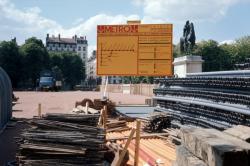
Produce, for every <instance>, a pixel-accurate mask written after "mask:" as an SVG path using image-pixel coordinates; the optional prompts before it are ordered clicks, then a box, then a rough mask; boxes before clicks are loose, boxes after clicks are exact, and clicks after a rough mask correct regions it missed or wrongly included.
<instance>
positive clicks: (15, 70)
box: [0, 40, 23, 88]
mask: <svg viewBox="0 0 250 166" xmlns="http://www.w3.org/2000/svg"><path fill="white" fill-rule="evenodd" d="M22 60H23V58H22V56H21V54H20V53H19V50H18V46H17V43H16V41H15V40H12V41H3V42H1V43H0V66H1V67H2V68H3V69H4V70H5V71H6V72H7V73H8V75H9V77H10V79H11V82H12V86H13V88H17V86H18V83H19V81H20V80H21V79H22V76H23V75H22V74H23V73H22V72H21V71H22V67H23V66H22Z"/></svg>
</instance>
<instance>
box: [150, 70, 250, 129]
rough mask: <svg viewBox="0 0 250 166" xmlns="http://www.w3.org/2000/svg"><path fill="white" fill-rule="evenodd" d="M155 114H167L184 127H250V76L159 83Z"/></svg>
mask: <svg viewBox="0 0 250 166" xmlns="http://www.w3.org/2000/svg"><path fill="white" fill-rule="evenodd" d="M157 81H158V83H159V84H160V86H159V88H156V89H154V94H155V97H154V99H155V100H156V103H157V105H158V107H156V108H155V110H156V111H161V112H168V113H169V114H170V115H171V117H172V119H173V120H175V121H178V122H179V123H181V124H191V125H195V126H201V127H205V128H216V129H219V130H223V129H225V128H228V127H231V126H232V125H239V124H241V125H247V126H250V76H249V77H240V76H239V77H229V76H228V77H226V76H223V77H218V76H210V77H208V76H207V74H205V75H204V76H202V75H200V74H199V75H198V76H196V77H195V75H194V74H193V75H192V76H191V77H188V78H169V79H158V80H157Z"/></svg>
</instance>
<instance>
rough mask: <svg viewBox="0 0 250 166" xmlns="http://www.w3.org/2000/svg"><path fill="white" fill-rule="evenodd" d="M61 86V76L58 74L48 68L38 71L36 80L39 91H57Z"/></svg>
mask: <svg viewBox="0 0 250 166" xmlns="http://www.w3.org/2000/svg"><path fill="white" fill-rule="evenodd" d="M61 88H62V78H61V76H60V74H58V73H56V72H52V71H50V70H44V71H42V72H41V73H40V77H39V80H38V90H40V91H58V90H60V89H61Z"/></svg>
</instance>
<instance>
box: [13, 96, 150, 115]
mask: <svg viewBox="0 0 250 166" xmlns="http://www.w3.org/2000/svg"><path fill="white" fill-rule="evenodd" d="M14 94H15V95H16V96H17V97H19V100H18V103H19V104H17V105H15V106H14V108H13V110H14V111H13V117H17V118H32V117H33V116H37V115H38V111H37V110H38V103H41V105H42V114H45V113H69V112H70V110H72V108H74V105H75V102H76V101H81V100H83V99H84V98H90V99H96V98H101V96H102V93H101V92H85V91H70V92H14ZM108 97H109V99H111V100H112V101H114V102H116V103H117V104H145V99H146V98H149V97H147V96H139V95H129V94H121V93H109V94H108Z"/></svg>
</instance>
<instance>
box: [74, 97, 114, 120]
mask: <svg viewBox="0 0 250 166" xmlns="http://www.w3.org/2000/svg"><path fill="white" fill-rule="evenodd" d="M87 103H88V106H89V107H90V108H92V109H95V110H101V109H103V107H104V106H107V115H109V116H114V115H116V113H115V103H114V102H112V101H111V100H105V101H102V100H100V99H94V100H93V101H92V100H91V99H88V98H85V99H83V100H82V101H77V102H76V103H75V107H76V108H77V107H78V106H83V107H85V106H86V104H87Z"/></svg>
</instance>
